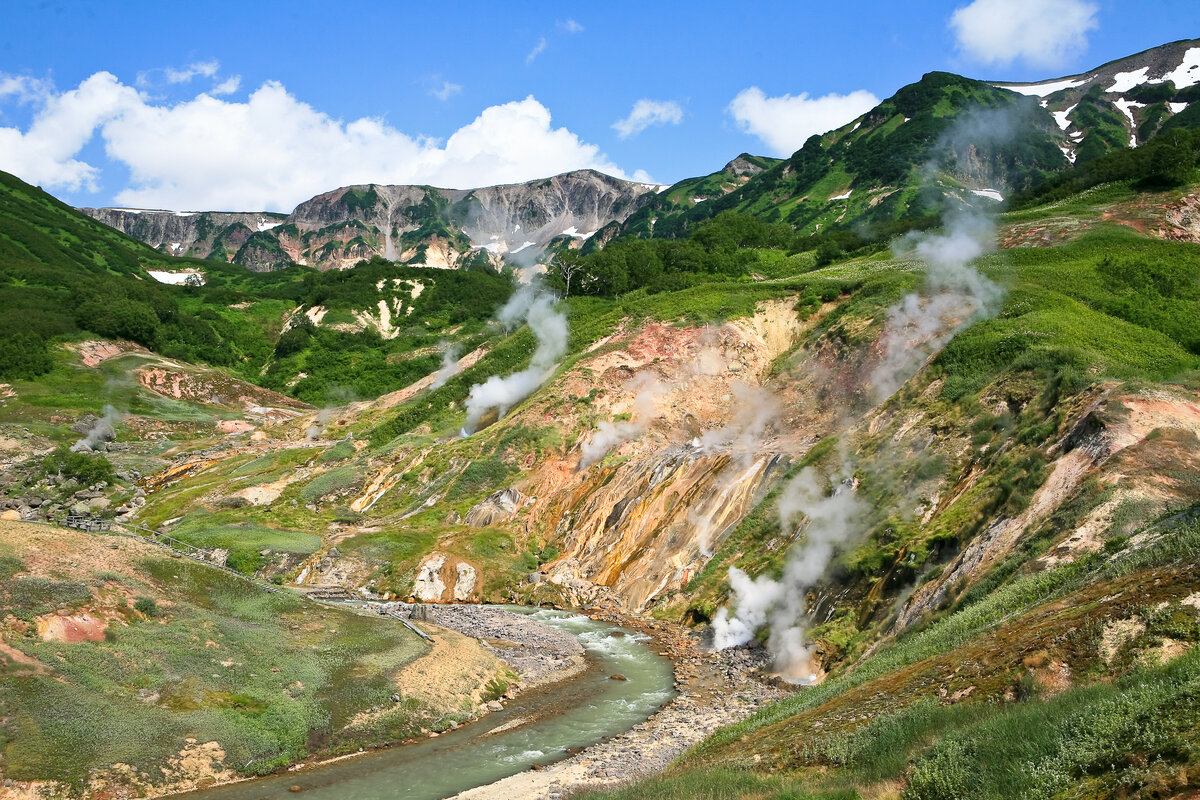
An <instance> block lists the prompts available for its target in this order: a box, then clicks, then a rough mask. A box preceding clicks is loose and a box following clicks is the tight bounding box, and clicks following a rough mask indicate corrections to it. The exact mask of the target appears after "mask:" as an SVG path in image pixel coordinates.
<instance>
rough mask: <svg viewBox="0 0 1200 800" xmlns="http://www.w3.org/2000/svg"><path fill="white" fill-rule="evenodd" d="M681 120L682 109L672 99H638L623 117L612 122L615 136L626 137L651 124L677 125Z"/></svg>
mask: <svg viewBox="0 0 1200 800" xmlns="http://www.w3.org/2000/svg"><path fill="white" fill-rule="evenodd" d="M682 121H683V109H682V108H681V107H680V106H679V103H676V102H675V101H674V100H649V99H642V100H638V101H637V102H636V103H634V104H633V110H632V111H630V112H629V116H628V117H626V118H625V119H619V120H617V121H616V122H614V123H613V124H612V126H613V128H614V129H615V130H616V132H617V136H619V137H621V138H622V139H628V138H629V137H630V136H636V135H637V134H639V133H641V132H642V131H644V130H646V128H648V127H650V126H651V125H678V124H679V123H680V122H682Z"/></svg>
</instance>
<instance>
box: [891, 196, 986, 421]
mask: <svg viewBox="0 0 1200 800" xmlns="http://www.w3.org/2000/svg"><path fill="white" fill-rule="evenodd" d="M994 246H995V227H994V226H993V225H992V222H991V220H990V219H988V218H986V217H984V216H983V215H981V214H979V213H975V212H965V211H964V212H955V213H952V214H951V215H950V216H949V217H948V218H947V220H946V229H945V231H944V232H942V233H935V234H921V233H918V234H910V235H907V236H904V237H901V238H900V239H898V240H897V241H896V242H895V243H893V245H892V250H893V253H894V254H895V256H896V257H897V258H912V257H915V258H918V259H920V260H921V261H923V262H924V263H925V265H926V275H925V283H924V286H923V287H922V288H921V289H920V290H919V291H916V292H912V293H910V294H908V295H906V296H905V297H904V298H903V299H902V300H900V302H898V303H896V304H895V305H893V306H892V307H891V308H889V309H888V316H887V322H886V324H885V325H884V330H883V336H882V337H881V339H880V341H881V343H882V345H883V356H882V358H881V359H880V361H879V363H878V364H876V365H875V368H874V369H873V370H872V371H871V375H870V378H869V383H870V386H871V393H872V396H873V398H874V399H875V401H876V402H882V401H884V400H886V399H888V398H889V397H891V396H892V395H893V394H895V392H896V390H897V389H899V388H900V387H901V386H903V385H904V382H905V381H907V380H908V379H909V378H911V377H912V376H913V375H914V374H916V372H917V370H919V369H920V368H921V365H922V364H924V363H925V361H926V360H927V359H928V358H929V357H930V356H931V355H933V354H934V353H936V352H937V351H938V350H940V349H941V347H942V345H944V344H946V342H948V341H950V339H951V338H953V337H954V334H956V333H958V331H959V330H961V329H962V328H964V327H965V326H967V325H969V324H970V323H972V322H974V321H975V320H977V319H979V318H981V317H983V316H989V315H991V314H992V313H994V312H995V309H996V306H997V304H998V303H999V300H1000V298H1001V296H1002V295H1003V291H1002V290H1001V289H1000V287H999V286H997V285H996V284H995V283H993V282H992V281H991V280H989V279H988V278H987V277H986V276H984V275H982V274H980V273H979V272H978V271H977V270H975V269H974V268H973V267H972V266H971V262H972V261H974V260H975V259H976V258H978V257H980V256H982V255H984V254H985V253H988V252H990V251H991V250H992V249H993V248H994Z"/></svg>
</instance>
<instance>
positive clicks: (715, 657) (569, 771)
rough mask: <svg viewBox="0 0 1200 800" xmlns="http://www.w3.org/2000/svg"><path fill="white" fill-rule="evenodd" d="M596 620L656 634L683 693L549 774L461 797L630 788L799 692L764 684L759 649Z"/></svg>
mask: <svg viewBox="0 0 1200 800" xmlns="http://www.w3.org/2000/svg"><path fill="white" fill-rule="evenodd" d="M460 608H461V607H460ZM595 616H596V618H597V619H604V620H605V621H610V622H615V623H618V624H620V625H623V626H626V627H630V628H635V629H637V630H640V631H642V632H645V633H648V634H650V635H651V636H653V637H654V640H655V642H656V644H657V646H658V647H659V650H660V652H661V653H662V654H663V655H666V656H669V657H670V658H671V660H672V661H673V662H674V664H675V677H676V684H675V686H676V689H677V690H678V691H679V695H678V696H677V697H676V698H675V699H674V700H672V701H671V702H670V703H668V704H667V705H665V706H663V708H662V709H661V710H659V711H658V712H657V713H656V714H655V715H654V716H652V717H650V719H648V720H646V721H645V722H643V723H641V724H640V725H636V726H634V727H633V728H632V729H631V730H629V731H627V732H626V733H623V734H621V735H620V736H615V737H613V738H612V739H609V740H607V741H604V742H601V743H599V744H597V745H594V746H593V747H589V748H588V749H586V750H584V751H583V752H582V753H580V754H578V755H576V756H574V757H572V758H569V759H567V760H565V761H560V762H557V763H555V764H552V765H550V766H547V767H545V768H544V769H541V770H529V771H526V772H522V773H520V774H517V775H513V776H512V777H510V778H505V779H504V780H501V781H497V782H496V783H492V784H489V785H487V786H480V787H477V788H475V789H471V790H468V791H466V792H463V793H461V794H459V795H457V796H456V800H526V799H528V800H534V799H535V798H536V799H537V800H543V799H545V798H550V799H552V800H557V798H561V797H565V796H566V795H567V794H568V793H569V792H573V791H576V790H578V789H580V788H584V787H602V786H613V785H617V784H623V783H628V782H630V781H633V780H637V779H639V778H643V777H646V776H648V775H652V774H654V773H656V772H660V771H662V770H663V769H665V768H666V767H667V765H669V764H670V763H671V761H672V760H674V759H675V757H677V756H678V755H680V754H681V753H683V751H685V750H686V749H688V748H689V747H691V746H692V745H694V744H696V743H698V742H699V741H701V740H702V739H704V738H705V737H707V736H708V735H709V734H711V733H712V732H713V731H715V730H716V729H717V728H720V727H722V726H725V725H730V724H732V723H734V722H738V721H739V720H742V719H745V718H746V717H748V716H750V715H751V714H753V713H754V712H755V711H756V710H758V709H759V708H761V707H762V706H763V705H766V704H767V703H770V702H772V701H774V700H778V699H780V698H782V697H785V696H786V695H788V694H790V693H791V692H792V691H793V690H792V689H789V688H783V687H780V686H779V685H777V684H775V683H773V682H769V681H767V680H764V677H763V676H764V675H765V672H766V671H765V668H766V666H767V665H768V660H769V659H768V656H767V654H766V652H765V651H763V650H761V649H757V650H750V649H734V650H725V651H721V652H713V651H710V650H708V649H707V648H705V647H703V646H702V644H701V642H700V640H699V637H697V636H696V635H695V634H693V633H692V632H690V631H686V630H684V629H681V628H678V627H676V626H672V625H667V624H664V623H661V622H656V621H646V620H642V619H640V618H629V617H625V616H622V615H616V614H597V615H595Z"/></svg>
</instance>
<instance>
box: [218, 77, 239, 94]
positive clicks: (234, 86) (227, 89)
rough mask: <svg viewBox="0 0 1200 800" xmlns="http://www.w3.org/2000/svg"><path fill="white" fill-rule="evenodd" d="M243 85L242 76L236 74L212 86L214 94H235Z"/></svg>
mask: <svg viewBox="0 0 1200 800" xmlns="http://www.w3.org/2000/svg"><path fill="white" fill-rule="evenodd" d="M241 85H242V76H241V75H234V76H233V77H232V78H226V79H225V80H223V81H221V82H220V83H218V84H217V85H216V86H214V87H213V88H212V94H216V95H222V94H233V93H234V92H236V91H237V90H238V87H239V86H241Z"/></svg>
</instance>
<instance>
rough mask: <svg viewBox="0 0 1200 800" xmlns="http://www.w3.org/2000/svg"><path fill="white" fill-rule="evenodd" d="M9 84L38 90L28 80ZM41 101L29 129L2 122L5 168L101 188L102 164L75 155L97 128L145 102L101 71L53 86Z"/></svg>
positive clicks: (60, 183)
mask: <svg viewBox="0 0 1200 800" xmlns="http://www.w3.org/2000/svg"><path fill="white" fill-rule="evenodd" d="M6 81H7V79H6ZM6 85H10V86H11V87H12V89H11V91H10V92H9V94H16V95H17V96H18V97H21V92H29V91H33V89H32V88H31V85H30V84H29V83H24V84H21V83H19V82H18V83H12V84H6ZM43 88H44V87H43ZM37 102H40V103H41V108H40V109H39V111H38V113H37V114H36V116H35V117H34V119H33V122H32V123H31V124H30V125H29V129H28V130H26V131H24V132H22V131H21V130H20V129H18V128H0V169H3V170H5V171H7V172H12V173H14V174H16V175H17V176H19V177H20V178H22V179H24V180H26V181H31V182H33V183H38V184H42V185H45V186H49V187H52V188H62V189H67V190H70V191H78V190H80V189H86V190H87V191H92V192H94V191H97V190H98V189H99V177H100V170H99V169H97V168H96V167H94V166H92V165H91V164H88V163H85V162H83V161H79V160H77V159H76V158H75V156H76V155H77V154H78V153H79V151H80V150H81V149H83V147H84V145H86V144H87V143H88V142H89V141H90V140H91V138H92V136H93V135H94V134H95V132H96V129H97V128H99V127H101V126H104V125H107V124H109V123H110V122H112V121H113V120H114V119H116V118H117V117H119V116H120V115H122V114H124V113H126V112H127V111H129V110H130V109H133V108H135V107H137V106H138V105H140V104H141V102H142V101H141V98H140V96H139V95H138V92H137V91H136V90H135V89H132V88H130V87H128V86H124V85H122V84H121V82H120V81H118V80H117V78H116V76H115V75H112V74H111V73H108V72H97V73H96V74H95V75H92V76H91V77H90V78H88V79H87V80H85V81H83V82H82V83H81V84H79V86H78V87H76V88H74V89H72V90H70V91H67V92H63V93H61V94H55V93H54V92H53V91H52V90H48V91H46V93H45V94H44V95H43V96H41V97H40V98H38V100H37Z"/></svg>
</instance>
